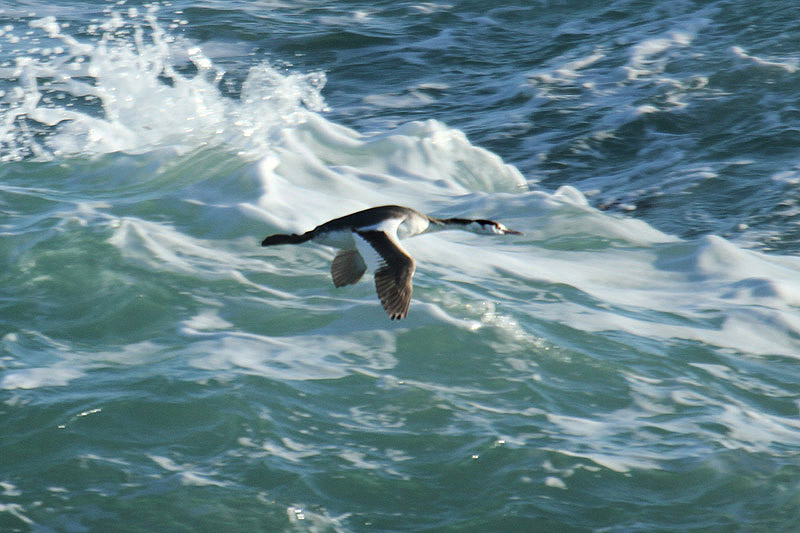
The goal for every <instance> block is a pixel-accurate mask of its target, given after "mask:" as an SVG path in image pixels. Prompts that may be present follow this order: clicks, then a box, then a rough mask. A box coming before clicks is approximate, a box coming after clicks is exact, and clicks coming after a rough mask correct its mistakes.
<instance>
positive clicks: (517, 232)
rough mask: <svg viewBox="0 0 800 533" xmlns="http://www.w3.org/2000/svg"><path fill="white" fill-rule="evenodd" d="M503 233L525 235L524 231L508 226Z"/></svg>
mask: <svg viewBox="0 0 800 533" xmlns="http://www.w3.org/2000/svg"><path fill="white" fill-rule="evenodd" d="M503 234H504V235H525V234H524V233H522V232H521V231H517V230H513V229H508V228H506V229H505V230H503Z"/></svg>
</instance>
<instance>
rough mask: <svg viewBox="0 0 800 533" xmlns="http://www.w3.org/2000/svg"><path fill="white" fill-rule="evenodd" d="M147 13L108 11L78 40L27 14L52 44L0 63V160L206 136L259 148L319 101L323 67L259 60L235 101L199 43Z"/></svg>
mask: <svg viewBox="0 0 800 533" xmlns="http://www.w3.org/2000/svg"><path fill="white" fill-rule="evenodd" d="M156 12H157V8H156V7H150V8H148V10H147V11H146V12H145V13H144V14H140V13H139V12H138V10H136V9H130V10H128V12H127V14H126V15H124V16H123V15H121V14H119V13H116V12H111V13H110V14H109V15H108V18H107V19H106V20H105V21H104V23H103V24H100V25H93V26H90V27H89V28H87V29H86V33H87V34H88V35H89V36H90V38H88V39H86V40H78V39H77V38H76V37H73V36H72V35H70V34H67V33H65V32H64V31H63V28H62V26H61V25H60V24H59V23H58V21H57V20H56V19H55V18H54V17H45V18H43V19H38V20H34V21H32V22H31V23H30V27H31V32H30V33H33V34H35V36H34V37H31V39H33V38H35V39H37V40H41V39H45V40H47V41H49V42H50V43H52V46H49V47H47V48H44V49H42V48H35V49H33V50H32V51H31V52H29V53H28V54H27V55H24V50H23V51H20V52H18V55H17V57H16V61H15V65H14V66H13V67H12V68H8V69H5V70H2V71H0V76H2V78H4V79H2V78H0V81H4V82H5V84H6V85H11V86H12V88H11V89H10V90H7V91H5V92H4V93H3V94H2V99H1V100H0V113H1V114H0V147H2V148H3V152H4V153H5V155H4V159H6V160H14V159H21V158H25V157H30V156H37V157H40V158H52V157H69V156H75V155H92V154H104V153H111V152H120V151H122V152H128V153H142V152H147V151H149V150H152V149H154V148H156V147H164V146H168V147H171V148H173V149H175V150H177V151H179V152H182V151H186V150H190V149H193V148H196V147H198V146H203V145H206V144H225V145H229V146H231V148H232V149H234V150H239V151H243V152H245V153H252V152H254V151H255V152H257V153H259V154H261V153H263V151H264V150H265V149H267V148H269V146H270V145H271V144H270V143H271V142H272V137H273V136H274V134H275V128H280V127H284V126H287V125H288V126H291V125H294V124H297V123H299V122H302V121H303V120H304V116H305V113H306V112H307V110H308V109H313V110H318V111H319V110H322V109H324V102H323V100H322V97H321V94H320V90H321V88H322V86H323V85H324V83H325V77H324V75H323V74H321V73H314V74H308V75H303V74H288V75H284V74H282V73H280V72H279V71H278V70H276V69H274V68H273V67H271V66H269V65H266V64H262V65H259V66H256V67H253V68H252V69H251V70H250V72H249V74H248V77H247V79H246V80H245V81H244V83H243V86H242V98H241V99H240V100H238V101H237V100H234V99H231V98H228V97H226V96H224V95H223V94H222V91H221V89H220V87H221V81H222V79H223V77H224V75H225V72H224V71H223V70H222V69H220V68H218V67H217V66H215V65H214V64H213V62H212V61H211V60H210V59H209V58H208V57H207V56H206V55H205V54H204V52H203V50H202V48H201V47H199V46H197V45H194V44H193V43H191V42H188V41H187V40H185V39H182V38H179V37H175V36H172V35H170V34H168V33H167V32H166V31H165V30H164V29H163V28H162V27H161V25H160V24H159V22H158V20H157V18H156ZM34 51H38V53H33V52H34Z"/></svg>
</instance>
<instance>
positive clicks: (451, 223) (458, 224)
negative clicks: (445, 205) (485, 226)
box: [426, 217, 479, 233]
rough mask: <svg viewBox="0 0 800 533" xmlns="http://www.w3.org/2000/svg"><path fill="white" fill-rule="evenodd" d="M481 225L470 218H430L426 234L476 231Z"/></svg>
mask: <svg viewBox="0 0 800 533" xmlns="http://www.w3.org/2000/svg"><path fill="white" fill-rule="evenodd" d="M476 226H479V224H478V223H477V222H476V221H474V220H472V219H469V218H433V217H431V218H430V225H429V226H428V230H427V232H426V233H430V232H433V231H444V230H451V229H459V230H462V231H475V230H476V229H477V227H476Z"/></svg>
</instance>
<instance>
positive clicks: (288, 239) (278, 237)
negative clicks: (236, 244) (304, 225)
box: [261, 231, 313, 246]
mask: <svg viewBox="0 0 800 533" xmlns="http://www.w3.org/2000/svg"><path fill="white" fill-rule="evenodd" d="M311 237H313V235H312V233H311V232H310V231H307V232H305V233H303V234H302V235H298V234H297V233H292V234H287V233H277V234H275V235H270V236H269V237H267V238H266V239H264V240H263V241H261V246H274V245H276V244H300V243H303V242H306V241H307V240H310V239H311Z"/></svg>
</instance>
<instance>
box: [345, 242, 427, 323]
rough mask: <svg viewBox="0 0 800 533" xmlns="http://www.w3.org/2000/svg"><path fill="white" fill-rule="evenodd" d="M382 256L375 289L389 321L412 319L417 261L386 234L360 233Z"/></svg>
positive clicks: (377, 270) (376, 275)
mask: <svg viewBox="0 0 800 533" xmlns="http://www.w3.org/2000/svg"><path fill="white" fill-rule="evenodd" d="M355 233H356V235H358V237H361V238H362V239H363V240H364V241H366V243H367V244H369V246H370V247H371V248H372V249H373V250H374V251H375V252H376V253H377V254H378V256H379V257H380V261H379V264H378V268H377V269H376V270H375V289H376V290H377V292H378V298H379V299H380V301H381V305H382V306H383V309H384V310H385V311H386V314H387V315H389V318H391V319H392V320H399V319H401V318H405V317H406V315H408V308H409V305H410V304H411V293H412V292H413V285H412V281H411V280H412V278H413V276H414V269H415V265H414V259H412V258H411V256H410V255H408V253H406V251H405V250H403V248H402V247H401V246H400V244H399V243H398V242H397V240H396V239H395V238H393V237H392V236H390V235H389V234H387V233H386V232H383V231H376V230H370V231H357V232H355Z"/></svg>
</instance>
